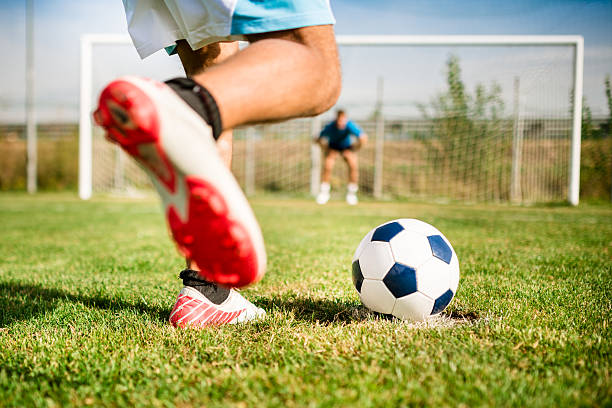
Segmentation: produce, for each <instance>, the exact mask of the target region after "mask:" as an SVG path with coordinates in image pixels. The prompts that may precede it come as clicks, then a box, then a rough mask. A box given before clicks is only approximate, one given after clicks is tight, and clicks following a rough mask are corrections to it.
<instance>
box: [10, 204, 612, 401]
mask: <svg viewBox="0 0 612 408" xmlns="http://www.w3.org/2000/svg"><path fill="white" fill-rule="evenodd" d="M253 205H254V209H255V212H256V213H257V216H258V218H259V220H260V222H261V225H262V229H263V231H264V235H265V239H266V243H267V249H268V255H269V269H268V273H267V275H266V277H265V278H264V280H263V281H262V282H261V283H260V284H258V285H256V286H254V287H252V288H249V289H247V290H245V291H244V292H243V293H244V294H245V296H247V297H248V298H249V299H251V300H253V301H254V302H255V303H257V304H258V305H260V306H262V307H265V308H266V309H267V310H268V312H269V313H268V314H269V318H268V319H267V320H265V321H263V322H259V323H255V324H250V325H241V326H231V327H222V328H214V329H207V330H202V331H195V330H176V329H174V328H172V327H170V326H169V325H168V324H167V323H166V319H167V316H168V314H169V311H170V309H171V307H172V305H173V303H174V300H175V296H176V294H177V293H178V290H179V288H180V281H179V279H178V277H177V275H178V272H179V271H180V269H181V268H182V266H183V261H182V260H181V258H180V257H179V256H178V255H177V253H176V251H175V250H174V248H173V245H172V243H171V242H170V240H169V239H168V235H167V232H166V230H165V226H164V224H163V222H162V216H161V212H160V210H159V208H158V205H157V204H156V202H154V201H137V202H128V201H120V200H111V199H98V200H95V201H92V202H86V203H83V202H79V201H78V200H76V199H74V198H72V197H71V196H68V195H42V196H40V197H38V198H30V197H27V196H25V195H19V194H10V195H6V194H5V195H0V310H1V312H0V327H1V328H0V406H55V405H61V406H82V405H89V404H91V405H95V406H132V405H139V406H174V405H178V406H202V405H204V406H211V407H214V406H223V407H226V406H278V407H283V406H289V407H291V406H351V407H356V406H359V407H362V406H363V407H367V406H389V407H395V406H421V405H432V406H433V405H435V406H466V407H468V406H469V407H471V406H483V405H484V406H612V384H611V381H610V368H611V356H610V353H611V345H610V338H611V334H612V333H611V330H610V325H611V317H612V313H611V312H612V310H611V309H612V300H611V299H612V275H611V273H612V207H610V206H609V205H607V206H606V205H600V206H586V207H584V206H583V207H580V208H568V207H563V206H556V207H531V208H526V207H511V206H502V205H472V206H468V205H457V204H445V205H441V204H424V203H363V204H362V205H360V206H358V207H356V208H348V207H347V206H345V205H343V204H342V203H332V204H330V205H328V206H326V207H325V208H321V207H318V206H316V205H315V204H313V203H311V202H309V201H303V200H290V199H280V200H279V199H275V198H269V197H266V198H260V199H256V200H254V202H253ZM399 217H413V218H419V219H422V220H424V221H426V222H429V223H431V224H433V225H435V226H436V227H438V228H439V229H440V230H441V231H443V232H444V233H445V234H446V235H447V237H448V238H449V239H450V240H451V242H452V243H453V245H454V247H455V249H456V251H457V253H458V256H459V260H460V263H461V282H460V284H459V290H458V293H457V296H456V297H455V299H454V300H453V302H452V303H451V305H450V307H449V309H448V313H450V314H451V315H452V316H454V322H456V324H454V325H450V326H449V325H446V326H440V327H436V326H432V327H428V328H427V327H426V328H416V327H414V326H412V325H408V324H405V323H402V322H398V321H392V320H387V319H382V318H377V317H376V316H372V315H371V314H368V313H366V312H364V310H363V308H362V307H361V306H360V302H359V299H358V297H357V293H356V292H355V290H354V289H353V287H352V283H351V278H350V272H349V269H350V261H351V257H352V253H353V250H354V249H355V247H356V246H357V244H358V242H359V240H360V239H361V238H362V236H363V235H365V233H366V232H367V231H368V230H369V229H370V228H372V227H374V226H375V225H377V224H379V223H381V222H383V221H386V220H390V219H393V218H399ZM462 317H463V318H462Z"/></svg>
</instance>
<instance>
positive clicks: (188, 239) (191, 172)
mask: <svg viewBox="0 0 612 408" xmlns="http://www.w3.org/2000/svg"><path fill="white" fill-rule="evenodd" d="M94 118H95V121H96V123H98V124H99V125H100V126H102V127H104V128H105V129H106V131H107V137H108V139H109V140H111V141H112V142H115V143H118V144H119V145H121V147H122V148H123V149H124V150H125V151H126V152H127V153H129V154H130V155H131V156H132V157H133V158H134V159H136V160H137V161H138V163H140V164H141V165H142V167H143V168H144V170H145V171H146V172H147V173H148V174H149V176H150V178H151V180H152V182H153V185H155V187H156V189H157V191H158V193H159V195H160V197H161V200H162V203H163V207H164V214H165V216H166V219H167V220H168V225H169V227H170V230H171V232H172V237H173V238H174V241H175V242H176V244H177V246H178V249H179V251H180V252H181V253H182V254H183V255H184V256H185V257H186V258H188V259H192V260H193V261H195V263H196V264H197V265H198V267H199V269H200V274H201V275H202V276H203V277H204V278H205V279H207V280H209V281H212V282H217V283H221V284H223V285H226V286H231V287H242V286H246V285H249V284H252V283H254V282H257V281H258V280H260V279H261V278H262V277H263V275H264V272H265V264H266V253H265V249H264V244H263V238H262V236H261V231H260V229H259V225H258V224H257V221H256V220H255V216H254V215H253V212H252V210H251V207H250V206H249V203H248V201H247V200H246V198H245V196H244V194H243V193H242V190H241V189H240V187H239V185H238V183H237V182H236V180H235V178H234V176H233V175H232V174H231V172H230V171H229V170H228V169H227V167H226V166H225V164H224V163H223V162H222V160H221V158H220V157H219V154H218V152H217V147H216V145H215V141H214V139H213V137H212V131H211V128H210V126H209V125H208V124H207V123H206V122H205V121H204V120H203V119H202V117H201V116H200V115H198V113H196V112H195V111H194V110H193V109H192V108H191V107H190V106H189V105H188V104H187V103H186V102H185V101H184V100H183V99H181V97H180V96H179V95H178V94H177V93H176V92H174V91H173V90H172V89H171V88H170V87H169V86H167V85H166V84H163V83H160V82H157V81H153V80H150V79H143V78H136V77H123V78H120V79H117V80H115V81H113V82H111V83H110V84H109V85H107V86H106V88H105V89H104V90H103V91H102V94H101V95H100V101H99V107H98V109H97V110H96V112H95V113H94Z"/></svg>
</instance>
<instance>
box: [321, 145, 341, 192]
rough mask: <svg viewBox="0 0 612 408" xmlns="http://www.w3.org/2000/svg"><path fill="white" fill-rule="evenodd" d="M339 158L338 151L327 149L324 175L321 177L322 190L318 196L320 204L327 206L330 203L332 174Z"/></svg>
mask: <svg viewBox="0 0 612 408" xmlns="http://www.w3.org/2000/svg"><path fill="white" fill-rule="evenodd" d="M337 157H338V151H337V150H334V149H330V148H327V149H326V150H325V158H324V159H323V175H322V176H321V189H320V191H319V194H318V195H317V203H318V204H326V203H327V202H328V201H329V196H330V193H329V192H330V190H331V186H330V184H329V181H330V180H331V173H332V170H333V169H334V163H335V162H336V158H337Z"/></svg>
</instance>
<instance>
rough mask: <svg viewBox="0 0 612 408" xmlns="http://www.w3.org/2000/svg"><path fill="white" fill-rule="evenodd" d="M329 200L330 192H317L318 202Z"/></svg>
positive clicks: (322, 202)
mask: <svg viewBox="0 0 612 408" xmlns="http://www.w3.org/2000/svg"><path fill="white" fill-rule="evenodd" d="M328 201H329V192H323V191H321V192H320V193H319V194H317V204H321V205H323V204H327V202H328Z"/></svg>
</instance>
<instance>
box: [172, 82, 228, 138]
mask: <svg viewBox="0 0 612 408" xmlns="http://www.w3.org/2000/svg"><path fill="white" fill-rule="evenodd" d="M166 84H167V85H168V86H169V87H170V88H172V90H173V91H174V92H176V93H177V94H178V95H179V96H180V97H181V98H182V99H183V100H184V101H185V102H186V103H187V104H188V105H189V106H191V109H193V110H194V111H196V112H197V113H198V115H200V116H201V117H202V119H204V121H205V122H206V123H208V124H209V125H210V127H211V128H212V132H213V137H214V138H215V140H217V139H218V138H219V135H220V134H221V132H222V131H223V127H222V126H221V114H220V113H219V107H218V106H217V102H216V101H215V98H213V96H212V95H211V94H210V92H208V90H206V88H204V87H203V86H202V85H200V84H198V83H197V82H195V81H194V80H193V79H190V78H173V79H169V80H167V81H166Z"/></svg>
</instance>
